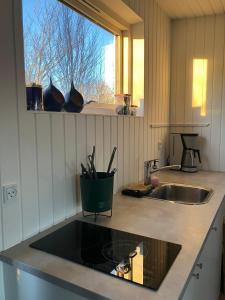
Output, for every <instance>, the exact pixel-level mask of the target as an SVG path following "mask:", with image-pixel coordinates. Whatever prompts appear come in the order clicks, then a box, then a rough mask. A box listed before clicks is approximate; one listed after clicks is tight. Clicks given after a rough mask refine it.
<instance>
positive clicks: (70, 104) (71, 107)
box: [64, 82, 84, 113]
mask: <svg viewBox="0 0 225 300" xmlns="http://www.w3.org/2000/svg"><path fill="white" fill-rule="evenodd" d="M65 100H66V102H65V104H64V109H65V111H67V112H75V113H80V112H81V111H82V109H83V107H84V99H83V96H82V95H81V93H79V92H78V91H77V90H76V89H75V87H74V84H73V82H72V83H71V89H70V91H69V92H68V93H67V94H66V96H65Z"/></svg>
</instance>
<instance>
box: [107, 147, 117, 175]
mask: <svg viewBox="0 0 225 300" xmlns="http://www.w3.org/2000/svg"><path fill="white" fill-rule="evenodd" d="M116 150H117V147H114V148H113V151H112V154H111V157H110V161H109V165H108V169H107V175H109V172H110V170H111V167H112V163H113V160H114V156H115V153H116Z"/></svg>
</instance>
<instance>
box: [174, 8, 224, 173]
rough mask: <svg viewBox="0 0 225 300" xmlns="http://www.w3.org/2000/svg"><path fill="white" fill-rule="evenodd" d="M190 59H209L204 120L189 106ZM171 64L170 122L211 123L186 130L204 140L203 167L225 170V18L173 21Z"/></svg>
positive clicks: (190, 100)
mask: <svg viewBox="0 0 225 300" xmlns="http://www.w3.org/2000/svg"><path fill="white" fill-rule="evenodd" d="M193 58H205V59H208V81H207V102H206V116H205V117H204V116H203V117H201V116H200V109H199V108H193V107H192V60H193ZM171 64H172V65H171V123H183V122H184V121H185V123H194V124H196V123H204V124H205V123H210V126H209V127H207V128H204V127H203V128H197V127H196V128H188V129H185V130H186V131H193V132H198V133H199V134H200V135H201V136H202V137H203V145H202V153H203V167H204V168H205V169H210V170H216V171H225V154H224V153H225V84H224V83H225V15H224V14H223V15H217V16H207V17H199V18H191V19H183V20H176V21H173V22H172V61H171ZM175 129H176V130H177V131H180V130H182V128H172V131H175Z"/></svg>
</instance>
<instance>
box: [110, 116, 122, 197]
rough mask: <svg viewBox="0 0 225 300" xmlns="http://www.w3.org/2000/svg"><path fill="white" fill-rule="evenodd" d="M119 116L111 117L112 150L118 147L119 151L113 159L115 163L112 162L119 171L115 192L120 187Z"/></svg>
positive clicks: (116, 177) (113, 166)
mask: <svg viewBox="0 0 225 300" xmlns="http://www.w3.org/2000/svg"><path fill="white" fill-rule="evenodd" d="M117 120H118V119H117V117H111V132H110V135H111V141H110V142H111V147H110V149H111V151H112V149H113V148H114V147H117V151H116V154H115V157H114V160H113V164H112V169H114V168H116V169H117V172H116V174H115V175H114V193H116V192H117V189H118V172H119V171H118V169H119V168H120V166H118V151H119V149H118V122H117Z"/></svg>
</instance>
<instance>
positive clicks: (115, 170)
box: [110, 168, 117, 176]
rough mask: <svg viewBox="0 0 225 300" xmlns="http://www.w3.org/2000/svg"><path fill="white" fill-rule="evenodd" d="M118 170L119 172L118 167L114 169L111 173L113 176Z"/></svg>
mask: <svg viewBox="0 0 225 300" xmlns="http://www.w3.org/2000/svg"><path fill="white" fill-rule="evenodd" d="M116 172H117V169H116V168H114V169H113V170H112V171H111V172H110V175H111V176H114V175H115V173H116Z"/></svg>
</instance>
